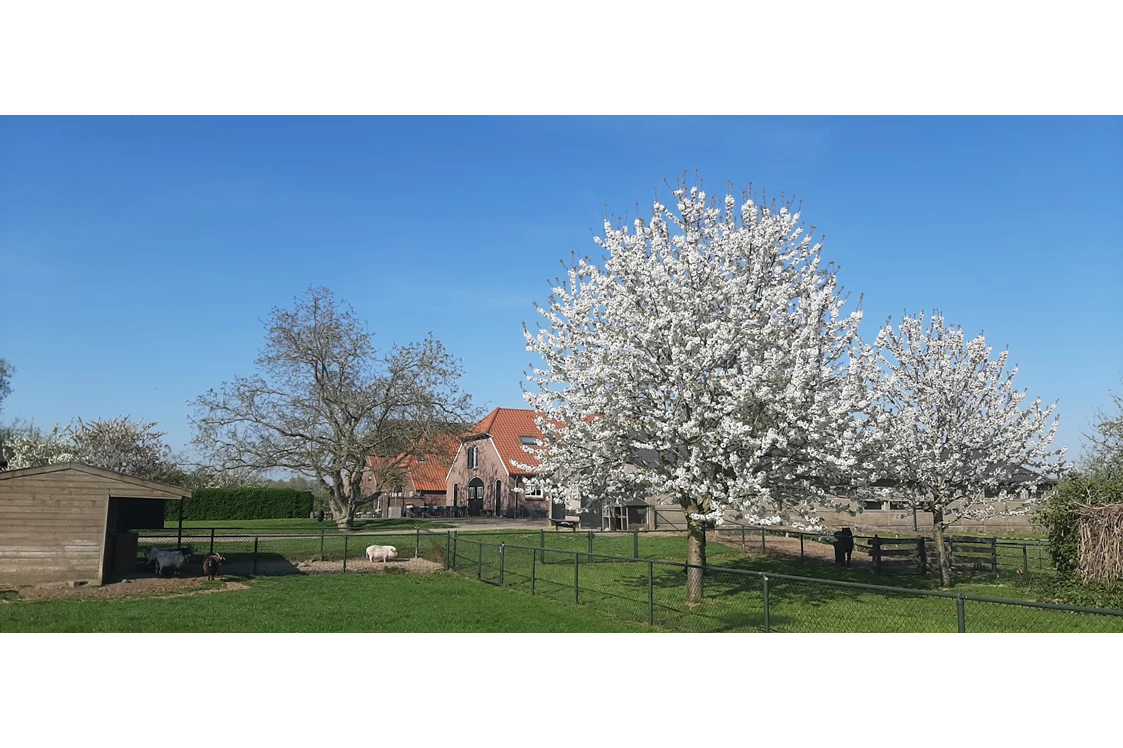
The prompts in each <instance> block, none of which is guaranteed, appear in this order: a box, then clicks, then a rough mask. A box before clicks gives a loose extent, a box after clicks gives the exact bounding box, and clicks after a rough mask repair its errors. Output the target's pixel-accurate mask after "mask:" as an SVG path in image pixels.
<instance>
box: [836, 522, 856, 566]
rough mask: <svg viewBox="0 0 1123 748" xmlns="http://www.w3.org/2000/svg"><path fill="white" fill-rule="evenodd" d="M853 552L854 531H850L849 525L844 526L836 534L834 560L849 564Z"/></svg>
mask: <svg viewBox="0 0 1123 748" xmlns="http://www.w3.org/2000/svg"><path fill="white" fill-rule="evenodd" d="M853 553H854V533H852V532H850V528H849V527H844V528H842V529H841V530H839V531H838V532H836V533H835V534H834V562H835V563H836V564H841V565H844V566H849V565H850V557H851V556H852V555H853Z"/></svg>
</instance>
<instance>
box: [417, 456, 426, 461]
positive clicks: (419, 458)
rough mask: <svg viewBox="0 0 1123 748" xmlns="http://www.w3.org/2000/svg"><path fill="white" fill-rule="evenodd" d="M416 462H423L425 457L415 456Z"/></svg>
mask: <svg viewBox="0 0 1123 748" xmlns="http://www.w3.org/2000/svg"><path fill="white" fill-rule="evenodd" d="M417 461H418V462H425V455H417Z"/></svg>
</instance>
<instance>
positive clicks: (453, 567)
mask: <svg viewBox="0 0 1123 748" xmlns="http://www.w3.org/2000/svg"><path fill="white" fill-rule="evenodd" d="M456 540H457V537H456V536H455V535H453V536H452V570H453V571H456V570H457V567H456V560H457V556H456Z"/></svg>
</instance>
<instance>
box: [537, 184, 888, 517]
mask: <svg viewBox="0 0 1123 748" xmlns="http://www.w3.org/2000/svg"><path fill="white" fill-rule="evenodd" d="M674 196H675V198H676V199H677V206H676V207H677V210H671V209H669V208H668V207H667V206H665V205H662V204H661V203H659V202H656V203H655V204H654V206H653V208H652V217H651V220H650V221H647V222H645V221H643V220H636V221H635V224H634V226H633V227H632V229H631V230H629V229H628V227H626V226H616V227H614V226H613V225H612V224H611V223H609V222H606V223H605V235H604V237H603V238H598V239H597V240H596V241H597V243H598V244H599V245H600V246H601V247H602V248H603V249H604V251H605V252H606V253H607V255H606V256H605V257H604V258H603V262H602V263H599V264H598V263H595V262H593V261H591V260H590V259H588V258H583V259H575V261H574V262H573V263H572V264H571V265H570V266H569V267H568V268H567V276H566V278H565V279H564V281H563V280H561V279H559V280H558V281H557V282H556V284H555V288H554V289H553V294H552V295H551V297H550V301H549V306H548V307H546V308H539V309H538V311H539V313H540V314H541V316H542V318H543V320H544V322H545V324H544V325H540V326H539V329H538V330H537V332H536V333H531V332H530V331H529V330H526V329H525V328H524V334H525V337H526V340H527V350H529V351H531V352H534V353H537V354H539V355H540V356H541V357H542V359H543V360H544V362H545V365H544V366H543V367H542V368H537V367H535V368H534V369H533V372H532V373H531V374H529V375H528V380H529V381H530V382H531V383H532V384H533V385H535V386H536V387H535V389H533V390H530V389H528V390H526V391H525V392H524V396H525V398H526V400H527V402H528V403H529V404H530V405H531V406H532V407H533V408H534V409H535V410H537V411H538V412H539V413H540V414H541V416H540V418H539V427H540V429H541V430H542V433H543V435H544V437H545V438H544V440H543V442H544V443H543V445H542V446H541V447H538V448H532V449H534V451H535V453H536V456H537V457H538V458H539V461H540V462H541V464H542V469H543V470H545V471H546V472H549V473H552V474H553V475H554V476H555V481H556V482H557V484H558V487H559V489H560V490H561V491H562V492H563V494H564V495H566V496H569V497H572V498H581V497H609V498H612V497H615V496H620V495H627V494H628V493H630V492H637V491H641V492H644V493H645V494H646V495H650V494H659V493H668V494H672V495H674V496H676V497H678V500H679V503H680V505H681V506H682V507H683V509H684V511H685V512H686V514H687V516H688V517H690V518H691V520H693V521H695V522H704V521H715V522H717V521H720V520H721V518H722V515H723V512H724V510H725V509H726V508H732V509H737V510H742V511H744V512H746V513H747V514H751V515H755V516H758V517H761V518H769V517H776V518H784V519H785V520H793V519H794V520H799V521H803V522H812V521H813V520H812V519H811V512H812V511H813V510H814V509H816V508H817V507H820V506H823V505H824V504H832V503H835V502H834V500H833V499H832V498H831V494H830V491H829V489H831V488H832V487H837V486H845V485H849V482H850V481H851V476H852V475H853V474H854V471H855V468H856V467H857V466H858V463H859V460H860V457H861V454H860V451H861V447H862V440H861V439H860V438H859V436H860V431H861V424H860V421H859V419H857V418H856V417H855V414H856V413H858V412H860V411H861V410H862V409H863V408H864V407H865V396H866V392H865V390H864V388H863V387H862V385H861V379H860V377H856V376H848V375H849V374H851V373H852V370H853V369H854V368H855V364H854V363H852V362H851V361H850V357H849V352H850V349H851V347H852V346H853V345H854V344H855V340H856V331H857V327H858V324H859V321H860V320H861V312H860V311H852V312H850V313H848V314H847V313H844V312H843V311H842V307H843V305H844V303H845V299H844V298H843V297H842V296H840V293H839V289H838V288H837V285H836V279H835V275H834V272H833V270H832V268H829V267H826V266H824V265H823V263H822V260H821V257H820V253H821V244H819V243H813V242H812V240H811V238H810V237H809V236H806V235H805V231H804V229H803V227H802V225H801V223H800V215H799V213H798V211H795V210H793V209H792V206H791V205H790V204H785V205H783V206H780V207H777V205H776V203H775V202H772V203H771V204H762V203H763V201H762V203H758V202H757V201H756V200H754V199H753V198H751V197H750V196H749V195H748V194H747V193H746V194H745V195H744V199H743V201H742V202H741V205H740V207H739V208H738V205H737V200H736V198H735V197H734V195H733V194H729V195H728V196H727V197H726V198H725V200H724V202H723V205H722V207H721V208H719V207H718V204H717V201H716V200H710V201H707V199H706V195H705V193H704V192H703V191H701V190H700V189H699V188H697V187H691V188H689V189H688V188H685V187H680V188H678V189H676V190H675V191H674ZM836 506H839V507H841V505H837V504H836Z"/></svg>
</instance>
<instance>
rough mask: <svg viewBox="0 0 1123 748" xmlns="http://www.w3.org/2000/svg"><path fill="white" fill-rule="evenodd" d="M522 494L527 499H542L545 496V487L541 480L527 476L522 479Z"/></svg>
mask: <svg viewBox="0 0 1123 748" xmlns="http://www.w3.org/2000/svg"><path fill="white" fill-rule="evenodd" d="M523 496H525V497H526V498H528V499H544V498H546V492H545V489H544V488H543V486H542V481H540V480H535V479H533V478H528V479H526V480H524V481H523Z"/></svg>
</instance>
